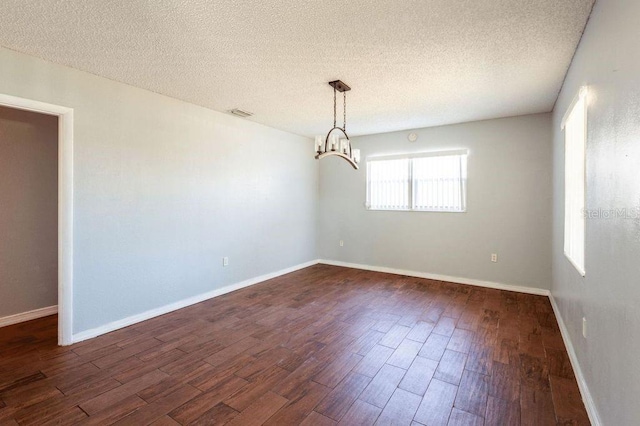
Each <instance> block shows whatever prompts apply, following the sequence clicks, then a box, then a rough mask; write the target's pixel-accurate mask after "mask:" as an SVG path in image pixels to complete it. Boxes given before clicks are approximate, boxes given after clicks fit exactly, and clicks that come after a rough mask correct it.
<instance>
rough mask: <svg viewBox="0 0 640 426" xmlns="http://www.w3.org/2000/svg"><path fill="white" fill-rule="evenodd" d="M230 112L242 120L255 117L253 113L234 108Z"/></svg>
mask: <svg viewBox="0 0 640 426" xmlns="http://www.w3.org/2000/svg"><path fill="white" fill-rule="evenodd" d="M229 112H230V113H231V114H233V115H237V116H238V117H242V118H247V117H251V116H252V115H253V113H252V112H247V111H243V110H241V109H238V108H234V109H232V110H231V111H229Z"/></svg>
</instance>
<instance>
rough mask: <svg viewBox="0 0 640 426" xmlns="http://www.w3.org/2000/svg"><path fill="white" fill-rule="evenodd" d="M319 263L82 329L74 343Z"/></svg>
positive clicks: (304, 264)
mask: <svg viewBox="0 0 640 426" xmlns="http://www.w3.org/2000/svg"><path fill="white" fill-rule="evenodd" d="M317 263H318V260H312V261H310V262H305V263H301V264H299V265H295V266H292V267H290V268H285V269H281V270H279V271H276V272H272V273H269V274H265V275H261V276H259V277H255V278H250V279H248V280H245V281H241V282H239V283H235V284H230V285H227V286H224V287H222V288H218V289H216V290H212V291H209V292H207V293H204V294H199V295H197V296H193V297H189V298H188V299H183V300H180V301H178V302H174V303H170V304H168V305H164V306H161V307H159V308H155V309H151V310H149V311H146V312H142V313H140V314H137V315H132V316H130V317H127V318H123V319H121V320H117V321H113V322H110V323H108V324H105V325H102V326H100V327H96V328H92V329H90V330H85V331H81V332H79V333H76V334H74V335H73V343H78V342H81V341H83V340H87V339H92V338H94V337H97V336H100V335H102V334H106V333H109V332H112V331H115V330H118V329H120V328H124V327H128V326H130V325H133V324H136V323H139V322H141V321H146V320H148V319H151V318H154V317H157V316H160V315H164V314H167V313H169V312H173V311H176V310H178V309H182V308H186V307H187V306H191V305H195V304H196V303H200V302H204V301H205V300H208V299H211V298H214V297H217V296H221V295H223V294H226V293H230V292H232V291H236V290H240V289H241V288H245V287H249V286H252V285H254V284H258V283H260V282H263V281H266V280H270V279H272V278H276V277H279V276H281V275H285V274H288V273H290V272H294V271H297V270H299V269H303V268H307V267H309V266H313V265H315V264H317Z"/></svg>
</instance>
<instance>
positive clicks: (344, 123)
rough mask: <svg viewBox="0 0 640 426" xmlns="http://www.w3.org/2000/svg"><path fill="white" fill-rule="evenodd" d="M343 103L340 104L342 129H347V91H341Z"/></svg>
mask: <svg viewBox="0 0 640 426" xmlns="http://www.w3.org/2000/svg"><path fill="white" fill-rule="evenodd" d="M342 95H343V98H344V105H343V106H342V129H343V130H345V131H346V130H347V92H342Z"/></svg>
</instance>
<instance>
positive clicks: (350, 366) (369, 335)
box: [0, 265, 589, 426]
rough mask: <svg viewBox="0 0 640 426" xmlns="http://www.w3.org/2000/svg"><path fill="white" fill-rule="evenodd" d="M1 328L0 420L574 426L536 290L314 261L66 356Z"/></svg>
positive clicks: (549, 322)
mask: <svg viewBox="0 0 640 426" xmlns="http://www.w3.org/2000/svg"><path fill="white" fill-rule="evenodd" d="M56 327H57V318H56V317H55V316H52V317H47V318H43V319H40V320H35V321H31V322H28V323H23V324H19V325H15V326H10V327H5V328H2V329H0V424H1V425H5V424H12V425H15V424H20V425H26V424H38V425H47V424H58V425H63V424H125V425H126V424H131V425H147V424H154V425H175V424H193V425H212V424H229V425H262V424H264V425H297V424H303V425H321V426H322V425H337V424H340V425H373V424H377V425H385V424H395V425H416V426H418V425H429V426H430V425H487V426H488V425H523V426H527V425H536V426H540V425H556V424H557V425H587V424H589V420H588V417H587V414H586V412H585V408H584V405H583V403H582V400H581V398H580V393H579V391H578V387H577V384H576V380H575V377H574V375H573V371H572V369H571V364H570V363H569V358H568V356H567V353H566V350H565V348H564V345H563V342H562V338H561V336H560V332H559V330H558V325H557V323H556V320H555V317H554V315H553V311H552V309H551V305H550V304H549V301H548V299H547V298H546V297H541V296H532V295H526V294H520V293H513V292H507V291H500V290H493V289H484V288H479V287H471V286H465V285H459V284H451V283H446V282H440V281H431V280H426V279H418V278H411V277H405V276H399V275H390V274H383V273H376V272H367V271H360V270H354V269H347V268H340V267H334V266H327V265H316V266H313V267H310V268H306V269H304V270H300V271H297V272H294V273H291V274H288V275H285V276H282V277H279V278H276V279H273V280H270V281H267V282H265V283H262V284H259V285H255V286H252V287H249V288H246V289H243V290H239V291H236V292H233V293H230V294H227V295H224V296H220V297H218V298H215V299H212V300H209V301H206V302H203V303H200V304H197V305H194V306H191V307H188V308H185V309H181V310H179V311H176V312H173V313H170V314H167V315H163V316H161V317H157V318H154V319H151V320H149V321H145V322H142V323H139V324H136V325H133V326H130V327H128V328H125V329H121V330H118V331H115V332H113V333H109V334H107V335H104V336H101V337H98V338H95V339H92V340H88V341H85V342H81V343H78V344H75V345H73V346H69V347H58V346H56Z"/></svg>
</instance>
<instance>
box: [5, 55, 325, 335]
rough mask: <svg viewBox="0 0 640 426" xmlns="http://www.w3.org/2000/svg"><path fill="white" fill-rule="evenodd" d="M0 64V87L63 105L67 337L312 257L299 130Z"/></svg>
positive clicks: (309, 199) (310, 162)
mask: <svg viewBox="0 0 640 426" xmlns="http://www.w3.org/2000/svg"><path fill="white" fill-rule="evenodd" d="M0 64H2V66H1V67H0V93H4V94H9V95H14V96H19V97H23V98H28V99H35V100H39V101H43V102H47V103H52V104H58V105H63V106H67V107H71V108H74V110H75V111H74V119H75V125H74V131H75V146H74V294H73V298H74V302H73V307H74V324H73V330H74V333H78V332H81V331H85V330H88V329H91V328H95V327H98V326H101V325H104V324H107V323H109V322H112V321H116V320H119V319H123V318H126V317H128V316H131V315H135V314H138V313H142V312H145V311H147V310H150V309H153V308H157V307H161V306H164V305H166V304H169V303H172V302H176V301H179V300H182V299H185V298H187V297H190V296H195V295H199V294H202V293H205V292H208V291H210V290H214V289H217V288H220V287H222V286H225V285H228V284H232V283H236V282H239V281H242V280H245V279H249V278H253V277H257V276H260V275H263V274H266V273H270V272H275V271H278V270H281V269H284V268H287V267H291V266H294V265H297V264H300V263H303V262H306V261H309V260H312V259H314V258H315V247H316V243H315V224H316V210H317V179H318V166H317V162H316V160H314V159H313V156H312V143H311V141H310V140H309V139H306V138H303V137H300V136H296V135H292V134H289V133H285V132H282V131H278V130H274V129H272V128H269V127H265V126H263V125H259V124H255V123H252V122H250V121H247V120H243V119H240V118H236V117H233V116H230V115H227V114H222V113H218V112H214V111H211V110H208V109H205V108H201V107H198V106H195V105H191V104H188V103H184V102H180V101H177V100H175V99H171V98H167V97H164V96H161V95H158V94H154V93H151V92H149V91H145V90H141V89H137V88H134V87H131V86H128V85H125V84H120V83H117V82H114V81H111V80H107V79H104V78H100V77H97V76H93V75H90V74H87V73H84V72H80V71H77V70H73V69H70V68H67V67H64V66H60V65H55V64H52V63H49V62H45V61H42V60H39V59H37V58H34V57H30V56H26V55H23V54H19V53H16V52H13V51H10V50H7V49H0ZM222 256H228V257H229V259H230V265H229V266H228V267H226V268H223V267H222V262H221V258H222Z"/></svg>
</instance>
